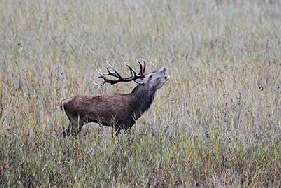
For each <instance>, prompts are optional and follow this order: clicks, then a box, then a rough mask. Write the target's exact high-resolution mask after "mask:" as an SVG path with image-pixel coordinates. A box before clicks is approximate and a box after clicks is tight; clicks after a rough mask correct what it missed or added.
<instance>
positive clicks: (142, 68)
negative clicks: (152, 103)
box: [98, 61, 145, 86]
mask: <svg viewBox="0 0 281 188" xmlns="http://www.w3.org/2000/svg"><path fill="white" fill-rule="evenodd" d="M138 63H139V66H140V72H139V74H138V75H137V73H136V72H135V71H134V69H132V67H130V66H129V65H128V64H126V66H127V67H128V68H129V70H130V74H131V76H130V77H127V78H123V77H122V76H121V75H120V74H119V73H118V72H117V71H116V70H115V69H114V68H113V67H112V66H111V65H110V64H108V65H109V66H110V67H108V68H106V70H107V74H103V73H102V72H101V71H100V70H98V73H99V78H102V79H103V83H102V84H101V86H103V85H104V84H105V83H109V84H111V85H113V84H116V83H118V82H130V81H135V80H136V79H138V78H144V77H145V75H144V72H145V61H143V64H141V62H140V61H138ZM110 69H111V70H110ZM106 75H108V76H113V77H115V78H117V79H115V80H112V79H109V78H107V77H106Z"/></svg>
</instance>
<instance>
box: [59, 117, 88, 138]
mask: <svg viewBox="0 0 281 188" xmlns="http://www.w3.org/2000/svg"><path fill="white" fill-rule="evenodd" d="M69 121H70V122H69V125H68V127H67V129H66V130H65V131H64V132H63V137H66V136H77V134H78V133H79V132H80V131H81V129H82V127H83V125H84V121H83V120H82V119H81V118H80V116H78V117H76V118H72V117H69Z"/></svg>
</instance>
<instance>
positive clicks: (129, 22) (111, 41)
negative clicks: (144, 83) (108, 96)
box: [0, 0, 281, 187]
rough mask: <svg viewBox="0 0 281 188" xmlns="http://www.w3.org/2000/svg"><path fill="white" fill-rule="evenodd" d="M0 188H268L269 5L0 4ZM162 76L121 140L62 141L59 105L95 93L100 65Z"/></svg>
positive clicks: (272, 95)
mask: <svg viewBox="0 0 281 188" xmlns="http://www.w3.org/2000/svg"><path fill="white" fill-rule="evenodd" d="M0 4H1V11H0V22H1V27H0V45H1V50H0V125H1V128H0V185H1V186H3V187H18V186H19V187H38V186H42V187H54V186H57V187H88V186H89V187H91V186H92V187H108V186H112V187H116V186H128V187H131V186H137V187H138V186H145V187H171V186H216V187H217V186H223V187H228V186H276V187H277V186H280V185H281V181H280V180H281V155H280V153H281V140H280V138H281V88H280V87H281V76H280V75H281V61H280V59H281V53H280V52H281V34H280V33H281V19H280V18H281V3H280V2H279V1H263V0H257V1H253V0H251V1H240V0H238V1H233V2H231V1H226V0H221V1H213V0H208V1H195V0H190V1H169V0H167V1H149V0H145V1H141V2H137V1H133V0H125V1H109V0H107V1H74V0H72V1H59V2H58V1H54V0H48V1H47V0H46V1H44V0H43V1H40V2H39V1H31V0H26V1H16V0H11V1H5V0H4V1H2V2H1V3H0ZM139 58H142V59H145V60H147V61H148V63H147V68H148V69H149V70H147V71H152V70H154V69H157V68H159V67H161V66H166V67H167V68H168V70H169V72H170V74H171V80H170V81H169V82H168V83H167V84H166V85H165V86H164V87H163V88H162V89H161V90H159V92H158V94H157V96H156V98H155V101H154V103H153V105H152V107H151V109H150V110H149V111H148V112H146V113H145V114H144V115H143V116H142V117H141V118H140V119H139V120H138V122H137V124H136V125H135V126H134V127H133V131H132V132H133V133H132V135H131V136H129V135H126V134H122V135H121V136H119V137H118V138H112V137H111V128H108V127H100V126H98V125H97V124H90V125H87V126H85V127H84V128H83V131H82V132H81V133H80V135H79V136H78V137H77V138H66V139H63V138H62V131H63V130H64V129H65V128H66V126H67V123H68V122H67V117H66V116H65V115H64V113H63V112H62V111H60V109H59V108H58V104H59V102H60V100H62V99H63V98H66V97H68V96H72V95H76V94H104V93H114V92H124V93H126V92H130V90H132V88H133V87H134V84H133V83H131V84H117V85H116V86H104V87H103V88H100V89H98V88H97V87H96V85H95V84H94V83H98V82H99V80H98V79H97V73H96V72H95V70H96V69H97V68H100V69H105V68H106V66H107V64H106V63H105V62H106V61H109V62H110V63H111V64H112V65H113V66H114V67H116V69H118V70H120V71H122V72H123V73H125V72H126V71H127V70H126V67H125V66H124V64H123V62H127V63H130V65H131V66H133V67H135V68H137V64H135V62H136V60H137V59H139Z"/></svg>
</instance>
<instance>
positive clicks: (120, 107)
mask: <svg viewBox="0 0 281 188" xmlns="http://www.w3.org/2000/svg"><path fill="white" fill-rule="evenodd" d="M130 70H131V69H130ZM115 73H117V72H116V71H115ZM110 75H112V74H110ZM102 76H103V75H102ZM119 76H120V75H119ZM102 78H103V77H102ZM153 78H154V79H153ZM168 79H169V75H166V68H162V69H160V70H159V71H157V72H152V73H150V74H148V75H145V76H142V77H141V78H139V77H138V78H137V79H136V80H134V81H136V82H137V83H138V85H137V86H136V87H135V88H134V89H133V91H132V92H131V93H129V94H119V93H117V94H112V95H101V96H97V95H77V96H74V97H71V98H68V99H65V100H63V101H62V102H61V108H62V109H63V110H64V111H65V113H66V115H67V116H68V119H69V121H70V124H69V126H68V128H67V130H66V131H65V132H64V136H69V135H77V134H78V133H79V132H80V131H81V129H82V127H83V125H84V124H85V123H89V122H95V123H99V124H102V125H104V126H112V127H114V128H115V131H116V135H118V134H119V133H120V131H121V130H122V129H123V130H127V129H130V128H131V127H132V126H133V125H134V124H135V123H136V120H137V119H138V118H139V117H140V116H141V115H142V114H143V113H144V112H145V111H146V110H147V109H149V107H150V106H151V103H152V102H153V99H154V95H155V93H156V91H157V89H159V88H160V87H162V86H163V85H164V83H165V82H166V81H167V80H168ZM114 81H115V80H114ZM105 82H110V83H111V82H112V80H107V79H105ZM116 83H117V82H116ZM111 84H112V83H111ZM113 84H114V83H113Z"/></svg>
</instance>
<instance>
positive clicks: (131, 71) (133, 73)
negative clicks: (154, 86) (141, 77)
mask: <svg viewBox="0 0 281 188" xmlns="http://www.w3.org/2000/svg"><path fill="white" fill-rule="evenodd" d="M125 65H126V66H127V67H128V68H129V69H130V73H131V78H135V77H136V76H137V73H136V71H134V69H133V68H132V67H131V66H130V65H128V64H127V63H125Z"/></svg>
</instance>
